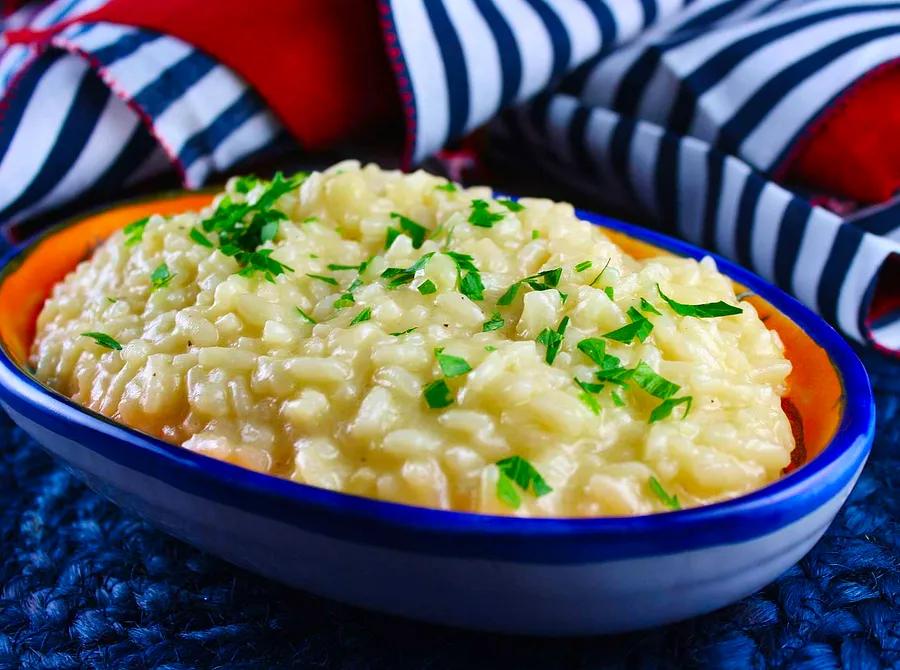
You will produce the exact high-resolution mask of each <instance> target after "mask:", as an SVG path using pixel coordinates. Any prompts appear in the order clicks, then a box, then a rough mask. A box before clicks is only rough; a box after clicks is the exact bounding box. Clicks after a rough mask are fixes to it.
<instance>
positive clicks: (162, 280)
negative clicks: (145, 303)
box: [150, 263, 175, 289]
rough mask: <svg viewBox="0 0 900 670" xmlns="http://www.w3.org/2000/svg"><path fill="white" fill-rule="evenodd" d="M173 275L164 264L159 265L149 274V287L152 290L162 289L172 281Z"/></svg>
mask: <svg viewBox="0 0 900 670" xmlns="http://www.w3.org/2000/svg"><path fill="white" fill-rule="evenodd" d="M174 276H175V275H174V274H172V273H171V272H169V266H168V265H166V264H165V263H160V264H159V265H158V266H157V267H156V269H155V270H154V271H153V272H152V273H151V274H150V285H151V286H152V288H153V289H158V288H163V287H164V286H165V285H166V284H168V283H169V282H170V281H172V278H173V277H174Z"/></svg>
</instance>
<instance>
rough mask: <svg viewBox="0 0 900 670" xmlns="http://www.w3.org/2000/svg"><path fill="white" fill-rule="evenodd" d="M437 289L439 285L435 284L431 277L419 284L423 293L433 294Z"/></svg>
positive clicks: (420, 291)
mask: <svg viewBox="0 0 900 670" xmlns="http://www.w3.org/2000/svg"><path fill="white" fill-rule="evenodd" d="M435 291H437V286H435V285H434V282H433V281H431V280H430V279H426V280H425V281H423V282H422V283H421V284H419V293H421V294H422V295H431V294H432V293H434V292H435Z"/></svg>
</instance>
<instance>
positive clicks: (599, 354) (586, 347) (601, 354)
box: [578, 337, 606, 367]
mask: <svg viewBox="0 0 900 670" xmlns="http://www.w3.org/2000/svg"><path fill="white" fill-rule="evenodd" d="M578 350H579V351H580V352H582V353H583V354H584V355H585V356H587V357H588V358H590V359H591V360H592V361H594V363H596V364H597V365H599V366H600V367H606V366H605V365H604V361H605V360H606V342H604V341H603V340H600V339H597V338H596V337H586V338H585V339H583V340H581V342H579V343H578Z"/></svg>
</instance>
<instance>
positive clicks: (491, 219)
mask: <svg viewBox="0 0 900 670" xmlns="http://www.w3.org/2000/svg"><path fill="white" fill-rule="evenodd" d="M502 220H503V215H502V214H497V213H494V212H491V211H490V204H489V203H488V202H487V200H480V199H479V200H473V201H472V212H471V213H470V214H469V223H471V224H472V225H473V226H478V227H480V228H493V227H494V224H495V223H497V222H498V221H502Z"/></svg>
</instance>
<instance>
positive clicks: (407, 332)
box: [390, 326, 416, 337]
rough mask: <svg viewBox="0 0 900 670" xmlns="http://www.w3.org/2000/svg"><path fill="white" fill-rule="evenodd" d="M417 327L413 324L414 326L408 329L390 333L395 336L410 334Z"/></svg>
mask: <svg viewBox="0 0 900 670" xmlns="http://www.w3.org/2000/svg"><path fill="white" fill-rule="evenodd" d="M415 329H416V326H413V327H412V328H407V329H406V330H401V331H400V332H398V333H390V334H391V335H393V336H394V337H400V336H401V335H409V334H410V333H411V332H413V331H414V330H415Z"/></svg>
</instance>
